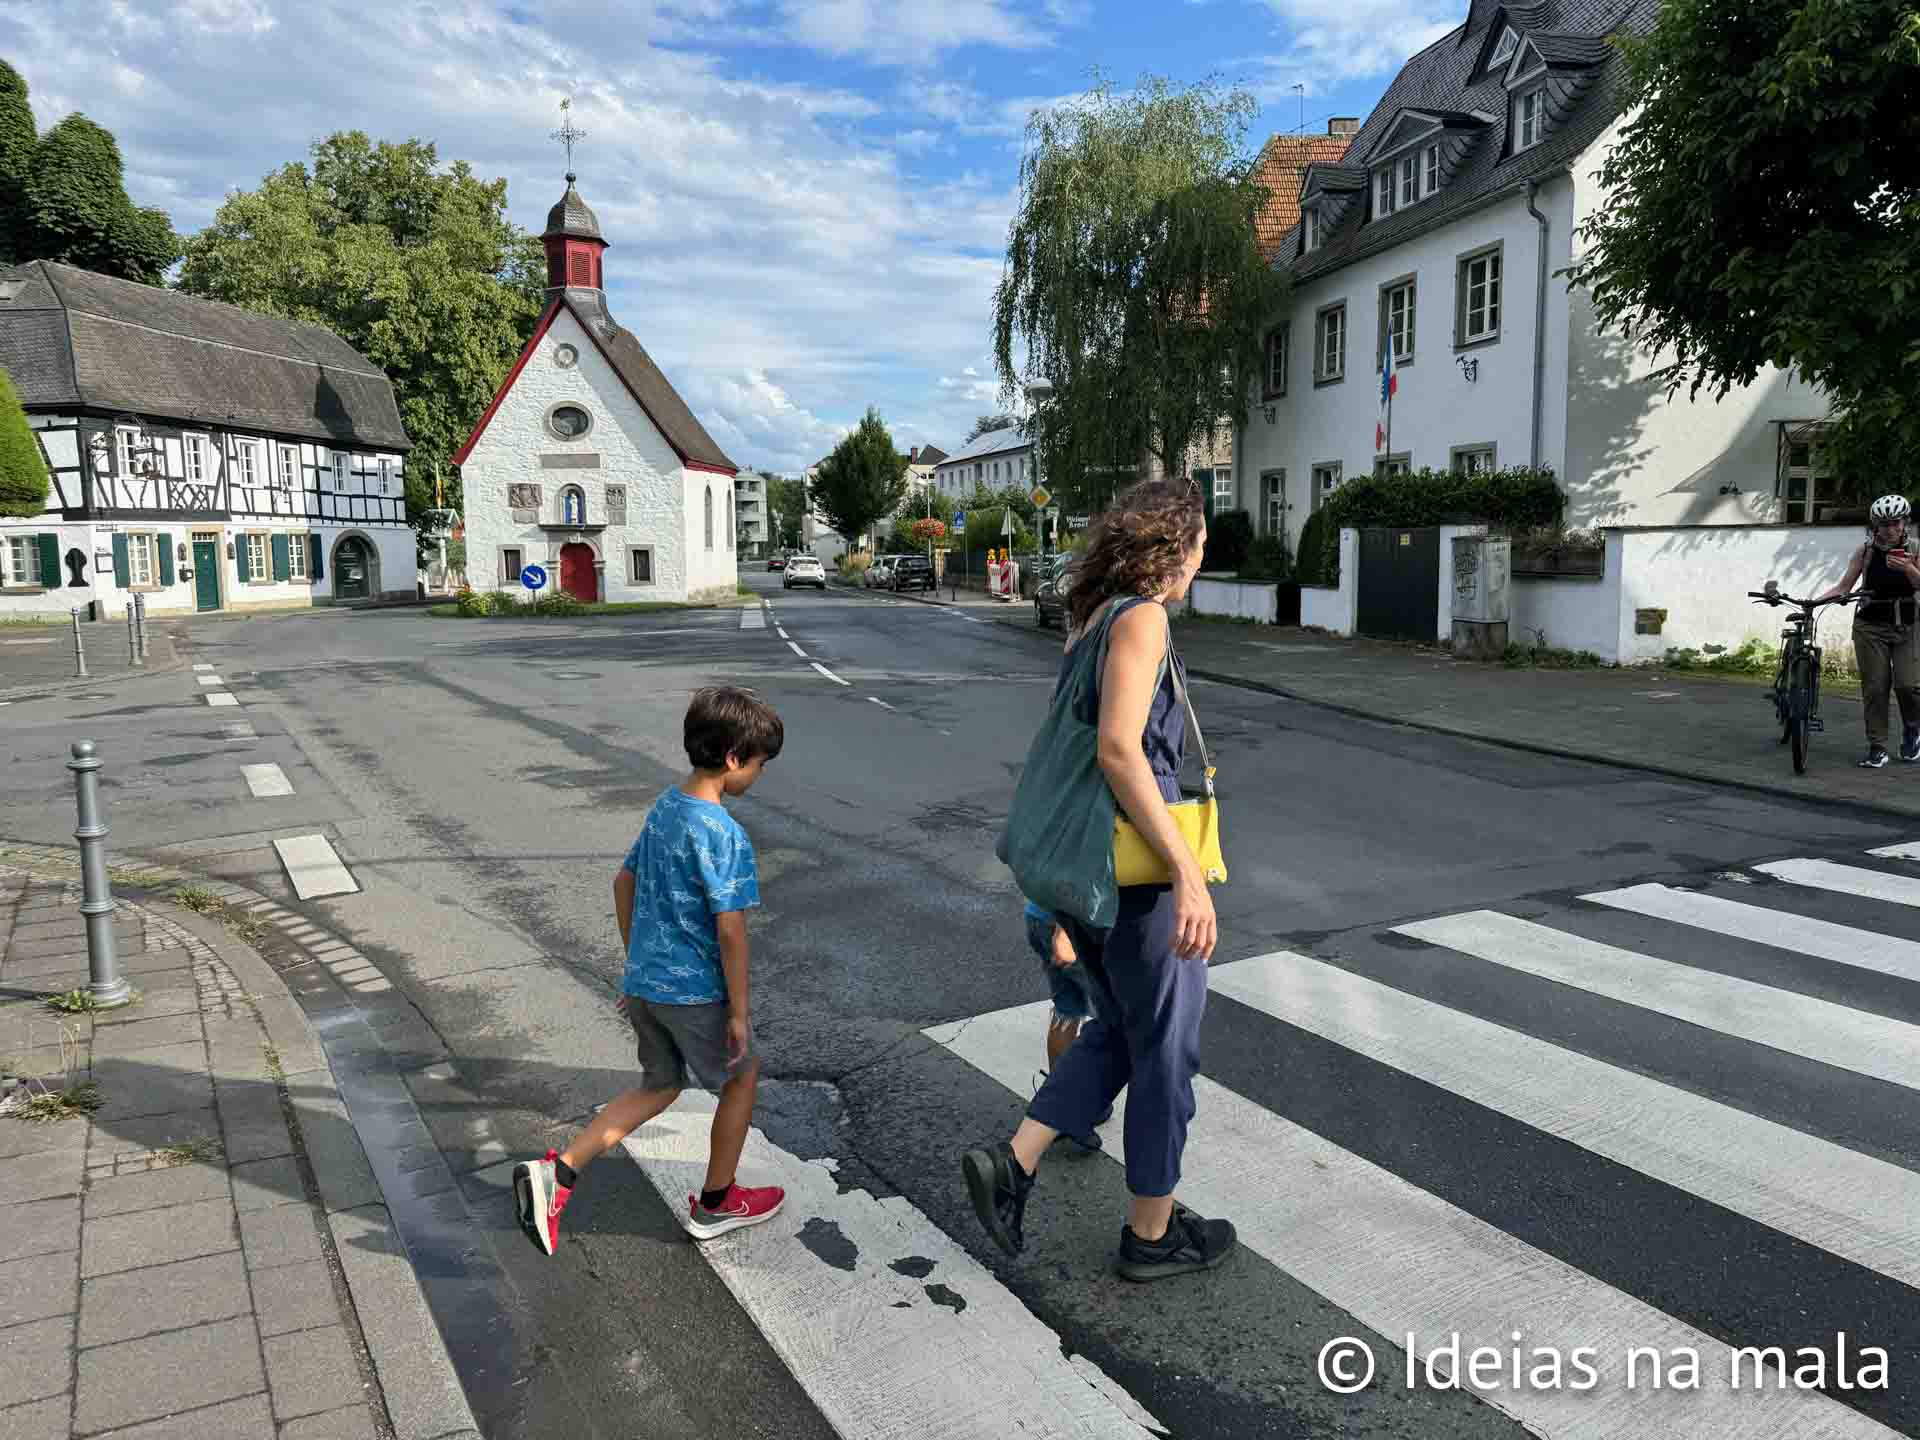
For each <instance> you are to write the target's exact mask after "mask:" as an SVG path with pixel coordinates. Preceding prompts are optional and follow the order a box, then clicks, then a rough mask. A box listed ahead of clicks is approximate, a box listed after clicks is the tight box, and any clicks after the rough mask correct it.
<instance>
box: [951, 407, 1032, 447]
mask: <svg viewBox="0 0 1920 1440" xmlns="http://www.w3.org/2000/svg"><path fill="white" fill-rule="evenodd" d="M1019 423H1020V418H1019V417H1018V416H1017V415H1009V414H1008V413H1007V412H1006V411H1004V410H1000V411H996V412H995V413H993V414H992V415H976V416H974V417H973V429H971V430H969V431H968V432H967V438H966V440H964V441H962V442H961V443H962V444H966V443H969V442H971V441H974V440H978V439H979V438H980V437H981V436H982V435H990V434H992V433H993V432H994V431H995V430H1005V429H1007V428H1008V427H1009V426H1012V425H1018V424H1019Z"/></svg>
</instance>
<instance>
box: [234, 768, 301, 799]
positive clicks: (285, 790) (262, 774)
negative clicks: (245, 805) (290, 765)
mask: <svg viewBox="0 0 1920 1440" xmlns="http://www.w3.org/2000/svg"><path fill="white" fill-rule="evenodd" d="M240 773H241V775H242V776H244V777H245V778H246V782H247V789H249V790H251V791H252V792H253V798H254V799H256V800H268V799H271V798H273V797H274V796H277V795H291V794H293V782H292V781H290V780H288V779H287V775H286V772H285V771H284V770H282V769H281V768H280V767H279V766H278V765H242V766H241V767H240Z"/></svg>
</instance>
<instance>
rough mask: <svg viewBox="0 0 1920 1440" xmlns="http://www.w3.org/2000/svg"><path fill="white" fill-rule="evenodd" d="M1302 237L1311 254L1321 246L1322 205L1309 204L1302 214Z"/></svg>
mask: <svg viewBox="0 0 1920 1440" xmlns="http://www.w3.org/2000/svg"><path fill="white" fill-rule="evenodd" d="M1300 224H1301V227H1302V239H1303V241H1304V246H1305V249H1306V251H1307V253H1308V254H1309V255H1311V254H1312V253H1313V252H1314V251H1315V250H1318V249H1319V248H1320V207H1319V206H1318V205H1309V206H1308V207H1307V208H1306V209H1305V210H1304V211H1302V212H1301V214H1300Z"/></svg>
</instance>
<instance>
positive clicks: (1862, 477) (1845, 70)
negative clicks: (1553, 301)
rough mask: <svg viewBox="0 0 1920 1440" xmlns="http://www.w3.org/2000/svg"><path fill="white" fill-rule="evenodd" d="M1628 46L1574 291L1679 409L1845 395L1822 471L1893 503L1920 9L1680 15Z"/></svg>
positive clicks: (1703, 8)
mask: <svg viewBox="0 0 1920 1440" xmlns="http://www.w3.org/2000/svg"><path fill="white" fill-rule="evenodd" d="M1622 48H1623V50H1624V52H1625V55H1626V59H1627V66H1628V72H1629V81H1628V86H1627V90H1626V93H1625V96H1624V99H1625V103H1626V105H1627V107H1628V110H1627V113H1628V115H1629V116H1630V117H1631V118H1629V119H1628V120H1627V122H1626V124H1625V125H1624V126H1623V127H1622V132H1621V135H1620V139H1619V143H1618V144H1617V145H1615V146H1613V147H1612V149H1611V150H1610V152H1609V154H1608V157H1607V160H1606V162H1605V164H1604V165H1603V166H1602V168H1601V170H1600V181H1601V183H1602V185H1603V186H1605V187H1606V188H1607V190H1608V192H1609V194H1610V197H1611V198H1610V200H1609V202H1608V203H1607V204H1606V205H1605V206H1604V207H1603V208H1602V209H1601V210H1599V211H1598V212H1597V213H1596V214H1595V215H1594V216H1593V217H1592V219H1590V220H1589V221H1588V222H1587V223H1586V224H1585V225H1583V226H1582V227H1580V229H1579V231H1578V232H1577V233H1578V235H1579V237H1580V239H1581V240H1582V241H1583V242H1584V245H1585V250H1584V253H1583V254H1582V255H1581V257H1580V258H1579V259H1578V260H1576V262H1575V263H1574V265H1573V266H1572V267H1571V271H1570V274H1571V276H1572V278H1573V280H1574V282H1575V283H1576V284H1579V285H1583V286H1586V287H1588V289H1589V290H1590V291H1591V294H1592V299H1593V306H1594V310H1595V313H1596V316H1597V318H1598V320H1599V321H1600V323H1601V324H1602V325H1603V326H1605V327H1615V326H1617V327H1618V328H1619V329H1620V330H1621V332H1622V333H1623V334H1625V335H1626V336H1627V337H1628V338H1629V339H1631V340H1633V341H1635V342H1636V343H1638V344H1640V345H1642V346H1644V347H1645V348H1646V349H1648V350H1649V351H1652V352H1656V353H1657V352H1662V351H1664V352H1667V353H1668V354H1670V355H1671V357H1672V359H1671V363H1670V364H1669V365H1668V367H1667V368H1666V369H1665V371H1664V378H1665V379H1666V380H1667V381H1668V382H1669V384H1670V386H1671V389H1670V390H1669V393H1670V394H1671V393H1672V392H1673V391H1674V390H1678V389H1679V388H1680V387H1682V386H1686V387H1688V390H1689V393H1690V394H1693V395H1697V394H1698V393H1699V392H1700V390H1701V389H1702V388H1703V387H1705V388H1708V389H1710V390H1711V391H1712V392H1713V394H1714V395H1715V396H1716V397H1719V396H1724V395H1726V394H1727V392H1728V391H1729V390H1731V389H1733V388H1734V387H1736V386H1741V385H1745V384H1748V383H1749V382H1751V381H1752V380H1753V379H1754V378H1755V377H1756V375H1757V374H1758V373H1759V371H1760V369H1761V368H1762V367H1763V366H1767V365H1776V366H1782V367H1785V366H1792V367H1794V368H1795V369H1796V370H1797V371H1798V372H1799V373H1800V374H1801V375H1802V376H1803V377H1804V378H1806V379H1807V380H1809V381H1812V382H1813V383H1814V384H1816V385H1818V386H1820V387H1821V388H1822V389H1823V390H1825V391H1826V393H1827V394H1828V396H1830V397H1831V399H1832V401H1833V404H1834V407H1835V415H1834V419H1835V423H1834V424H1833V425H1832V426H1831V427H1829V431H1828V436H1827V445H1828V452H1829V453H1828V461H1829V464H1830V468H1832V469H1833V471H1834V473H1836V474H1838V475H1839V476H1840V477H1841V478H1842V479H1843V481H1845V482H1846V483H1847V485H1848V488H1850V489H1853V490H1855V491H1856V492H1858V491H1862V490H1868V489H1877V488H1885V486H1886V481H1885V479H1884V472H1885V469H1886V466H1887V463H1888V460H1889V457H1895V456H1899V455H1903V454H1904V455H1911V454H1913V453H1914V449H1915V447H1916V445H1920V407H1915V406H1914V405H1913V403H1912V397H1913V395H1914V393H1915V391H1916V389H1917V388H1920V13H1916V11H1915V10H1914V7H1913V5H1912V3H1911V0H1756V3H1754V4H1752V5H1743V6H1740V7H1738V9H1737V11H1735V10H1729V9H1728V8H1727V7H1725V6H1722V5H1716V4H1714V3H1711V0H1667V3H1666V4H1665V5H1663V6H1662V7H1661V10H1660V16H1659V19H1658V21H1657V23H1656V24H1655V25H1654V27H1653V29H1652V30H1651V31H1650V32H1649V33H1648V34H1647V35H1646V36H1644V37H1642V38H1641V39H1638V40H1627V41H1624V42H1622ZM1895 488H1897V487H1895Z"/></svg>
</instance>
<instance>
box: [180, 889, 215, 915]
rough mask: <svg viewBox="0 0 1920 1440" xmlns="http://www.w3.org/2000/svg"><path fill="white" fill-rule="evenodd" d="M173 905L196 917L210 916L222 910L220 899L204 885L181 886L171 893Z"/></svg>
mask: <svg viewBox="0 0 1920 1440" xmlns="http://www.w3.org/2000/svg"><path fill="white" fill-rule="evenodd" d="M173 903H174V904H176V905H178V906H179V907H180V908H181V909H182V910H191V911H193V913H194V914H196V915H210V914H212V913H213V912H214V911H216V910H220V909H223V908H224V907H223V906H222V905H221V903H220V897H219V896H218V895H216V894H214V893H213V892H212V891H211V890H209V889H207V888H206V886H204V885H182V886H181V887H180V888H179V889H178V890H176V891H174V892H173Z"/></svg>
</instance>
